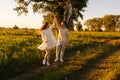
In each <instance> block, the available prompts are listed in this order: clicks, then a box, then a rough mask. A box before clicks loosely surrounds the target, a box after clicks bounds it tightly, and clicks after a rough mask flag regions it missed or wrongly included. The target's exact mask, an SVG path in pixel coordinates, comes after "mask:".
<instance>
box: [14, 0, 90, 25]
mask: <svg viewBox="0 0 120 80" xmlns="http://www.w3.org/2000/svg"><path fill="white" fill-rule="evenodd" d="M15 1H16V2H17V4H18V6H16V7H15V8H14V10H15V11H17V13H18V14H19V15H21V14H22V13H25V14H27V13H28V6H29V5H31V6H32V9H33V12H34V13H41V12H42V13H44V14H45V15H44V21H46V20H48V19H47V18H48V16H52V14H55V15H56V16H57V17H58V19H59V22H61V21H62V20H63V17H64V11H65V8H66V6H65V5H66V1H69V2H70V3H71V4H72V7H73V14H72V20H71V24H72V21H73V20H76V21H77V20H78V17H81V18H83V15H82V13H81V12H84V11H85V10H84V8H85V7H87V2H88V0H15ZM51 19H52V17H51V18H49V20H50V21H51Z"/></svg>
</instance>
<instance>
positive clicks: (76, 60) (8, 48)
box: [0, 29, 120, 80]
mask: <svg viewBox="0 0 120 80" xmlns="http://www.w3.org/2000/svg"><path fill="white" fill-rule="evenodd" d="M119 39H120V33H119V32H74V31H70V32H69V44H68V46H67V47H66V51H65V55H64V59H65V62H64V63H59V62H58V63H54V62H53V59H54V58H55V50H54V49H53V50H52V54H51V65H50V66H49V67H47V68H45V69H43V71H41V72H40V73H39V74H38V75H36V76H34V77H33V78H31V79H29V80H66V79H68V80H79V79H80V80H91V79H92V80H113V79H115V80H119V75H120V62H119V61H120V57H119V56H120V54H119V52H120V51H119V47H120V40H119ZM40 43H41V37H40V36H39V35H38V34H37V30H19V29H18V30H14V29H0V45H1V46H0V78H1V79H3V78H8V77H12V76H16V75H20V74H22V73H24V72H26V71H28V70H32V69H33V68H36V67H39V66H40V64H41V61H42V59H43V56H44V51H40V50H38V49H37V46H38V45H39V44H40ZM41 68H42V67H41ZM106 75H107V76H106Z"/></svg>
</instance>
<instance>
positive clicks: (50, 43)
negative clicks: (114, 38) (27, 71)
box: [38, 22, 57, 66]
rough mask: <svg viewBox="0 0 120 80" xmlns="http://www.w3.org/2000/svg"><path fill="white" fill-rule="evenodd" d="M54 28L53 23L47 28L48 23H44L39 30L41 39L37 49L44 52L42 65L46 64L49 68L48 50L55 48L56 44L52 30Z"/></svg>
mask: <svg viewBox="0 0 120 80" xmlns="http://www.w3.org/2000/svg"><path fill="white" fill-rule="evenodd" d="M54 27H55V22H53V25H52V26H50V27H49V25H48V22H46V23H44V25H43V26H42V27H41V28H40V31H39V32H40V33H41V37H42V41H43V42H42V44H41V45H39V46H38V49H40V50H45V52H46V54H45V56H44V59H43V63H42V64H43V65H45V64H46V63H47V65H48V66H49V65H50V64H49V60H50V49H51V48H53V47H55V46H56V44H57V41H56V39H55V37H54V35H53V32H52V29H53V28H54Z"/></svg>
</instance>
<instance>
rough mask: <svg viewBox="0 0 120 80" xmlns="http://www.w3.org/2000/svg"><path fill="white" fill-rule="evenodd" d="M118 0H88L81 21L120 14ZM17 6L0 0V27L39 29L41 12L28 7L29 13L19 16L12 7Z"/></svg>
mask: <svg viewBox="0 0 120 80" xmlns="http://www.w3.org/2000/svg"><path fill="white" fill-rule="evenodd" d="M119 4H120V0H89V2H88V6H87V7H86V8H84V9H85V12H83V13H82V14H83V18H84V19H83V20H81V19H80V21H81V22H82V23H84V21H86V20H87V19H92V18H99V17H104V16H105V15H109V14H112V15H120V5H119ZM16 6H17V4H16V2H15V0H0V27H13V26H14V25H17V26H18V27H20V28H35V29H39V28H40V26H41V25H42V21H43V15H42V13H39V14H34V13H33V12H32V10H31V9H30V11H29V13H28V14H27V16H26V15H24V14H22V15H21V16H18V15H17V12H16V11H14V10H13V9H14V8H15V7H16Z"/></svg>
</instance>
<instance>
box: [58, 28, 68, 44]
mask: <svg viewBox="0 0 120 80" xmlns="http://www.w3.org/2000/svg"><path fill="white" fill-rule="evenodd" d="M58 31H59V33H58V43H63V42H66V41H67V37H68V29H67V28H66V27H64V28H62V27H60V28H58Z"/></svg>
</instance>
